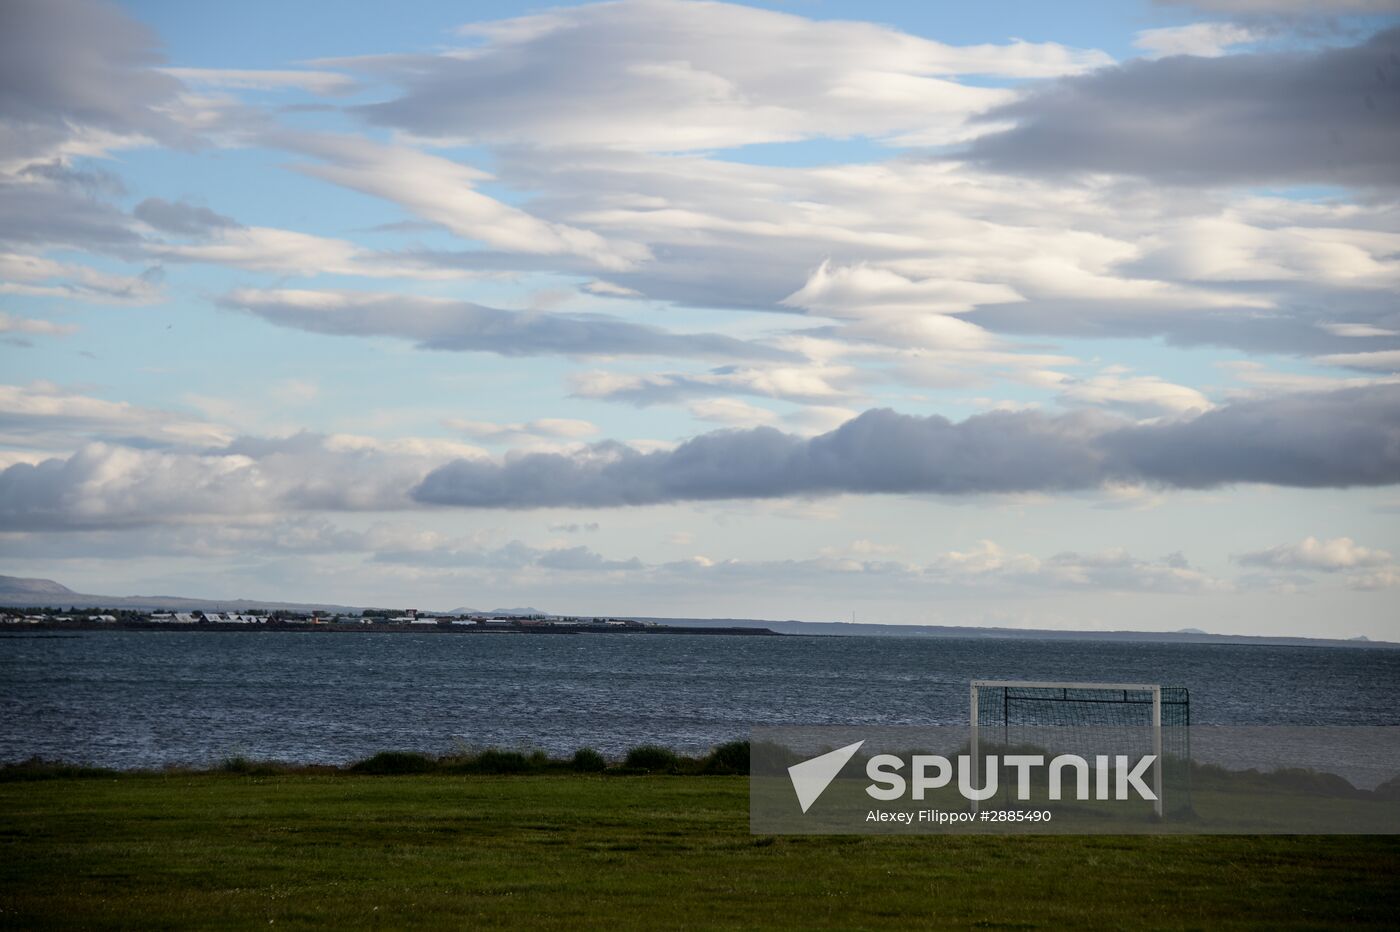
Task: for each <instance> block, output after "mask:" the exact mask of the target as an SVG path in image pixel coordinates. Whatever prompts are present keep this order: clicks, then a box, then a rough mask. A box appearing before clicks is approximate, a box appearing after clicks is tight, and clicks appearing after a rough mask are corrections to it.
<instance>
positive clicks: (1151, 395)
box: [1059, 372, 1215, 417]
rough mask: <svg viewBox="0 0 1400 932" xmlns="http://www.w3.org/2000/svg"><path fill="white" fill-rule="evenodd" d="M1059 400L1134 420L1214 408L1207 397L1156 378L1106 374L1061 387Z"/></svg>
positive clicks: (1070, 381)
mask: <svg viewBox="0 0 1400 932" xmlns="http://www.w3.org/2000/svg"><path fill="white" fill-rule="evenodd" d="M1059 397H1060V399H1061V400H1062V401H1064V402H1067V403H1070V404H1077V405H1078V404H1087V405H1099V406H1103V407H1107V408H1114V409H1117V410H1120V411H1124V412H1125V413H1127V414H1130V415H1133V416H1135V417H1155V416H1159V415H1184V414H1191V413H1193V412H1195V413H1199V412H1202V411H1209V410H1210V409H1211V408H1213V407H1215V405H1213V404H1212V403H1211V401H1210V399H1208V398H1207V397H1206V396H1205V395H1203V394H1201V393H1200V392H1199V391H1197V390H1196V389H1194V388H1191V387H1189V386H1186V385H1176V384H1173V383H1171V382H1167V381H1164V380H1163V379H1160V378H1158V377H1157V376H1155V375H1138V376H1127V375H1122V374H1119V373H1113V372H1105V373H1102V374H1100V375H1096V376H1093V377H1090V378H1087V379H1069V380H1066V381H1064V382H1062V383H1060V387H1059Z"/></svg>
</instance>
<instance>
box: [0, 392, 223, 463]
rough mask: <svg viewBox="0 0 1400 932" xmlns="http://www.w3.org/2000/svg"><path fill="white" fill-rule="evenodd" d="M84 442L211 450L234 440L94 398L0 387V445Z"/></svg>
mask: <svg viewBox="0 0 1400 932" xmlns="http://www.w3.org/2000/svg"><path fill="white" fill-rule="evenodd" d="M82 438H99V439H108V440H112V439H124V440H136V439H139V440H141V441H153V442H157V443H161V444H166V445H176V446H193V447H212V446H221V445H223V444H226V443H228V442H229V440H231V439H232V435H231V433H230V432H229V430H228V428H226V427H223V426H221V425H218V424H213V423H210V422H208V421H203V420H199V419H197V418H192V417H189V416H185V415H180V414H177V413H174V412H170V411H161V410H157V409H153V408H143V407H140V406H137V405H132V404H128V403H127V402H124V401H106V400H104V399H101V398H93V397H91V396H88V395H82V394H78V393H77V392H73V391H66V390H64V389H62V388H60V387H58V386H57V385H53V384H51V383H48V382H34V383H31V384H29V385H0V441H3V442H7V443H11V444H21V445H24V444H32V443H34V442H36V441H37V442H41V443H43V444H45V445H47V446H50V447H55V446H57V447H62V448H69V447H71V446H73V445H74V443H75V442H81V439H82Z"/></svg>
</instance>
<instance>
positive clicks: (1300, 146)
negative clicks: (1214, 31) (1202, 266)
mask: <svg viewBox="0 0 1400 932" xmlns="http://www.w3.org/2000/svg"><path fill="white" fill-rule="evenodd" d="M983 118H984V119H986V120H989V121H1008V120H1009V121H1014V122H1015V123H1016V126H1014V127H1013V128H1011V129H1009V130H1005V131H1001V132H994V133H990V134H987V135H985V136H981V137H979V138H978V139H976V140H974V141H973V142H972V143H971V145H970V146H969V150H968V155H969V157H970V158H971V159H972V160H973V161H975V162H977V163H979V164H981V165H983V166H985V167H988V168H991V169H993V170H1000V171H1009V172H1027V173H1037V174H1076V173H1092V172H1107V173H1111V174H1129V175H1139V176H1146V177H1150V178H1154V179H1159V180H1164V181H1168V182H1179V183H1185V184H1198V183H1203V184H1233V183H1242V184H1253V185H1257V184H1265V183H1269V182H1314V183H1324V184H1356V185H1394V184H1397V183H1400V159H1396V158H1395V153H1396V152H1398V151H1400V28H1394V29H1389V30H1386V31H1384V32H1380V33H1377V34H1376V35H1374V36H1372V37H1371V38H1370V39H1369V40H1367V41H1366V42H1364V43H1362V44H1360V45H1356V46H1352V47H1349V48H1334V49H1325V50H1323V51H1319V52H1312V53H1291V52H1290V53H1284V52H1273V53H1262V54H1241V55H1227V56H1223V57H1220V58H1195V57H1185V56H1178V57H1172V58H1164V59H1160V60H1157V61H1132V62H1128V63H1126V64H1123V65H1118V66H1115V67H1111V68H1105V69H1101V70H1099V71H1096V72H1093V73H1092V74H1089V75H1085V76H1082V77H1072V78H1064V79H1061V80H1058V81H1055V82H1053V83H1051V84H1048V85H1046V86H1044V87H1042V88H1040V89H1037V90H1035V91H1033V92H1032V93H1031V94H1029V95H1028V96H1026V97H1024V98H1022V99H1020V100H1018V101H1016V102H1015V103H1012V104H1009V105H1007V106H1004V107H999V108H995V109H993V110H991V111H989V112H988V113H987V114H985V115H984V117H983Z"/></svg>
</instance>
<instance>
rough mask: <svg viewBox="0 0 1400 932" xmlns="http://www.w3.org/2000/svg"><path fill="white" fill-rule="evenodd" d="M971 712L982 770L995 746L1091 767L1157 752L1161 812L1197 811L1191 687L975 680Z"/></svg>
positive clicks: (1155, 779) (975, 758)
mask: <svg viewBox="0 0 1400 932" xmlns="http://www.w3.org/2000/svg"><path fill="white" fill-rule="evenodd" d="M970 713H971V714H970V724H971V754H972V764H973V767H974V768H977V767H978V766H980V763H981V759H982V755H983V754H984V753H986V752H987V751H988V750H989V749H990V748H989V746H991V747H996V748H999V749H1000V752H1001V753H1003V754H1004V753H1006V751H1007V750H1008V749H1018V750H1022V751H1024V750H1028V749H1039V750H1042V751H1046V752H1049V753H1052V754H1077V755H1079V756H1082V757H1084V758H1085V759H1086V760H1088V761H1093V760H1095V759H1096V758H1097V757H1098V756H1099V755H1108V756H1109V759H1110V760H1112V759H1113V758H1114V757H1115V756H1116V755H1127V756H1129V757H1130V758H1134V759H1136V758H1140V757H1142V756H1143V755H1146V754H1152V755H1153V756H1154V762H1153V765H1152V771H1151V774H1152V779H1151V786H1152V789H1153V795H1155V796H1156V797H1157V799H1156V801H1155V802H1154V803H1153V811H1154V813H1155V814H1156V815H1157V816H1158V817H1163V816H1165V815H1167V814H1172V813H1185V812H1189V811H1190V808H1191V803H1190V756H1191V755H1190V731H1189V726H1190V724H1191V697H1190V693H1189V692H1188V690H1187V689H1186V688H1185V687H1181V686H1160V685H1155V684H1146V683H1048V682H1021V681H1015V680H973V681H972V694H971V709H970ZM974 772H975V770H974ZM1002 785H1005V784H1004V782H1003V784H1002ZM974 805H975V804H974Z"/></svg>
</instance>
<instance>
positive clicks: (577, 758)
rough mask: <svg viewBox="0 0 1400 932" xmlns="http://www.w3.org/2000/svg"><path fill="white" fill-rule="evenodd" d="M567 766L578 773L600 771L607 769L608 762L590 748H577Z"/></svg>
mask: <svg viewBox="0 0 1400 932" xmlns="http://www.w3.org/2000/svg"><path fill="white" fill-rule="evenodd" d="M569 766H570V767H572V768H573V769H575V770H577V771H579V772H580V773H600V772H602V771H604V770H607V769H608V762H607V761H606V760H605V759H604V758H603V755H601V754H599V753H598V752H597V751H595V750H593V749H592V748H579V749H578V750H577V751H575V752H574V757H573V760H571V761H569Z"/></svg>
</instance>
